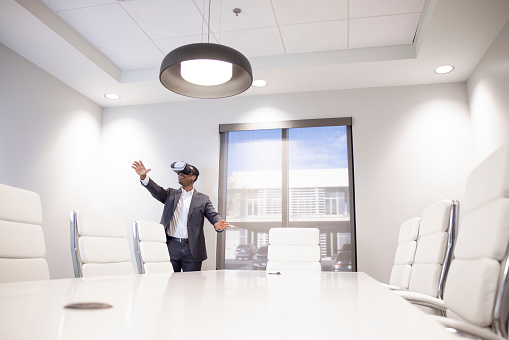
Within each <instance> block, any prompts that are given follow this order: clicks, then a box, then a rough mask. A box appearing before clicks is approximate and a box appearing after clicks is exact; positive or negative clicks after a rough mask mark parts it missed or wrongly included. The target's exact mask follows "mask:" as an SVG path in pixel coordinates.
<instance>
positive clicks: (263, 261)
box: [253, 246, 269, 270]
mask: <svg viewBox="0 0 509 340" xmlns="http://www.w3.org/2000/svg"><path fill="white" fill-rule="evenodd" d="M268 252H269V247H267V246H263V247H260V249H258V252H257V253H256V255H255V256H254V257H253V269H259V270H265V269H266V267H267V254H268Z"/></svg>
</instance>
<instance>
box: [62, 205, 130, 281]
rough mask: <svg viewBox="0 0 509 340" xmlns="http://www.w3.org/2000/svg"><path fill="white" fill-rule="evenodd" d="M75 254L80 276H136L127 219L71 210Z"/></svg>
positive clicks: (75, 267) (94, 212)
mask: <svg viewBox="0 0 509 340" xmlns="http://www.w3.org/2000/svg"><path fill="white" fill-rule="evenodd" d="M70 217H71V251H72V257H73V265H74V275H75V276H76V277H92V276H108V275H124V274H134V269H133V265H132V262H131V253H130V251H129V244H128V242H127V236H126V230H125V223H124V219H123V218H122V217H121V216H119V215H114V214H108V213H101V212H96V211H88V210H79V211H71V215H70Z"/></svg>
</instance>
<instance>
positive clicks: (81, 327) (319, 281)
mask: <svg viewBox="0 0 509 340" xmlns="http://www.w3.org/2000/svg"><path fill="white" fill-rule="evenodd" d="M83 307H85V308H83ZM0 339H5V340H17V339H31V340H33V339H37V340H44V339H51V340H55V339H73V340H75V339H94V340H102V339H137V340H141V339H200V340H205V339H264V340H276V339H312V340H315V339H390V340H398V339H405V340H409V339H411V340H418V339H426V340H429V339H434V340H436V339H444V340H447V339H458V337H457V336H456V335H454V334H453V333H450V332H448V331H446V330H445V329H444V328H443V327H442V326H441V325H440V324H438V322H436V321H435V320H433V319H432V318H429V317H428V316H427V315H426V314H425V313H424V312H422V311H421V310H420V309H419V308H417V307H415V306H413V305H411V304H410V303H408V302H407V301H405V300H404V299H403V298H401V297H399V296H397V295H396V294H394V293H393V292H391V291H390V290H389V289H388V288H386V287H384V286H383V285H382V284H381V283H379V282H378V281H376V280H374V279H373V278H371V277H369V276H368V275H366V274H364V273H360V272H359V273H333V272H281V273H267V272H265V271H245V270H217V271H216V270H212V271H202V272H188V273H173V274H157V275H155V274H153V275H123V276H109V277H97V278H72V279H56V280H48V281H30V282H16V283H1V284H0Z"/></svg>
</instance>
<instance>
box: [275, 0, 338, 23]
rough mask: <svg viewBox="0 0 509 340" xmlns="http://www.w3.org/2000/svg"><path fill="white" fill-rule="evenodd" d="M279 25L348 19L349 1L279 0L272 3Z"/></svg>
mask: <svg viewBox="0 0 509 340" xmlns="http://www.w3.org/2000/svg"><path fill="white" fill-rule="evenodd" d="M272 4H273V6H274V12H275V15H276V18H277V21H278V24H279V25H293V24H301V23H310V22H318V21H333V20H343V19H346V18H347V0H325V1H309V0H278V1H272Z"/></svg>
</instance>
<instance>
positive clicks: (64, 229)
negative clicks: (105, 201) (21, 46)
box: [0, 44, 102, 278]
mask: <svg viewBox="0 0 509 340" xmlns="http://www.w3.org/2000/svg"><path fill="white" fill-rule="evenodd" d="M0 60H1V62H0V74H1V76H0V160H1V166H0V183H4V184H8V185H12V186H16V187H21V188H23V189H27V190H32V191H36V192H38V193H39V194H40V195H41V200H42V213H43V230H44V237H45V241H46V252H47V259H48V262H49V268H50V275H51V278H63V277H73V276H74V274H73V270H72V261H71V250H70V249H71V248H70V243H69V242H70V241H69V240H70V239H69V211H70V210H71V209H76V208H80V207H81V208H86V207H90V206H91V204H92V202H93V192H94V188H93V187H94V185H95V181H96V178H97V176H98V174H100V171H101V168H100V166H98V163H97V159H96V158H97V155H98V153H97V152H98V147H99V141H100V140H99V138H100V129H101V114H102V108H101V107H100V106H98V105H97V104H95V103H93V102H92V101H90V100H88V99H87V98H85V97H84V96H82V95H80V94H78V93H77V92H76V91H74V90H73V89H71V88H69V87H68V86H67V85H64V84H63V83H62V82H60V81H59V80H57V79H56V78H54V77H53V76H51V75H49V74H48V73H46V72H45V71H43V70H41V69H40V68H38V67H36V66H35V65H34V64H32V63H30V62H29V61H27V60H26V59H24V58H22V57H20V56H19V55H18V54H16V53H14V52H13V51H12V50H10V49H8V48H7V47H5V46H4V45H2V44H0Z"/></svg>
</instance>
